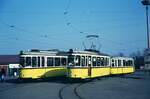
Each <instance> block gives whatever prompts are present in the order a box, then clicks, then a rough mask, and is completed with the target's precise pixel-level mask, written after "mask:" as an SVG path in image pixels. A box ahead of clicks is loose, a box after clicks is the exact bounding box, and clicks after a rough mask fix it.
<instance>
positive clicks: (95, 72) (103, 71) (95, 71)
mask: <svg viewBox="0 0 150 99" xmlns="http://www.w3.org/2000/svg"><path fill="white" fill-rule="evenodd" d="M105 75H110V68H109V67H105V68H101V67H100V68H92V71H91V77H100V76H105Z"/></svg>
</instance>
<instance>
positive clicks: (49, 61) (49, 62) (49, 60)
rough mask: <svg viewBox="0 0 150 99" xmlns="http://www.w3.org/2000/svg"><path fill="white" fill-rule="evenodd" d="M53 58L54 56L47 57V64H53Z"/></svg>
mask: <svg viewBox="0 0 150 99" xmlns="http://www.w3.org/2000/svg"><path fill="white" fill-rule="evenodd" d="M53 63H54V61H53V58H52V57H47V66H53Z"/></svg>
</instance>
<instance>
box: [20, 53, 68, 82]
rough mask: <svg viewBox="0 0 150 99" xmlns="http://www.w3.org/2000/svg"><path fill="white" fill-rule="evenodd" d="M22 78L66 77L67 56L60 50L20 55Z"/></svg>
mask: <svg viewBox="0 0 150 99" xmlns="http://www.w3.org/2000/svg"><path fill="white" fill-rule="evenodd" d="M20 65H21V68H20V74H19V76H20V78H32V79H36V78H47V77H60V76H61V77H62V76H65V75H66V65H67V56H66V55H65V52H61V51H58V50H47V51H46V50H31V51H22V52H21V53H20Z"/></svg>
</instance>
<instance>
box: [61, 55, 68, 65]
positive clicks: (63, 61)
mask: <svg viewBox="0 0 150 99" xmlns="http://www.w3.org/2000/svg"><path fill="white" fill-rule="evenodd" d="M66 64H67V58H64V57H62V58H61V65H62V66H66Z"/></svg>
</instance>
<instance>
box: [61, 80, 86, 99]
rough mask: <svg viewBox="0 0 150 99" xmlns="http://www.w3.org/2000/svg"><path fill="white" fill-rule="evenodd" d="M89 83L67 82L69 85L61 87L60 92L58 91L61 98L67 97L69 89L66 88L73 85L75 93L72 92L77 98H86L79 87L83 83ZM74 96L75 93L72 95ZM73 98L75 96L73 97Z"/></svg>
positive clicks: (83, 83)
mask: <svg viewBox="0 0 150 99" xmlns="http://www.w3.org/2000/svg"><path fill="white" fill-rule="evenodd" d="M87 83H88V82H81V83H75V84H67V85H65V86H63V87H62V88H60V90H59V93H58V95H59V99H66V98H65V97H64V95H66V94H68V93H69V91H67V90H66V89H67V88H68V87H73V89H72V91H73V93H72V94H74V96H75V99H85V98H84V97H83V96H81V94H80V93H79V88H80V87H81V86H82V85H85V84H87ZM63 93H64V94H63ZM72 96H73V95H72ZM71 98H73V97H71ZM68 99H70V97H68Z"/></svg>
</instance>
